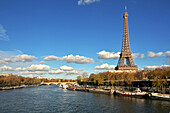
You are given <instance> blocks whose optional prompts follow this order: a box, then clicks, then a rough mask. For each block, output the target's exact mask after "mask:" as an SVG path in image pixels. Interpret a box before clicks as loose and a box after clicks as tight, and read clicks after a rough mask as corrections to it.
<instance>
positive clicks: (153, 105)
mask: <svg viewBox="0 0 170 113" xmlns="http://www.w3.org/2000/svg"><path fill="white" fill-rule="evenodd" d="M169 106H170V102H168V101H159V100H150V99H140V98H131V97H124V96H114V95H105V94H93V93H88V92H77V91H69V90H62V89H59V88H58V87H57V86H40V87H34V88H25V89H18V90H9V91H0V113H13V112H17V113H23V112H42V113H47V112H55V113H56V112H66V113H75V112H76V113H77V112H78V113H82V112H83V113H87V112H88V113H101V112H104V113H113V112H117V113H120V112H122V113H139V112H141V113H143V112H145V113H151V112H154V113H157V112H159V113H162V112H164V113H168V112H169V111H170V109H169Z"/></svg>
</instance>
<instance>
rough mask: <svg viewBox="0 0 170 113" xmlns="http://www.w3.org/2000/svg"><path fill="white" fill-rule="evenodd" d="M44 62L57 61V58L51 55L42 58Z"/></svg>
mask: <svg viewBox="0 0 170 113" xmlns="http://www.w3.org/2000/svg"><path fill="white" fill-rule="evenodd" d="M44 60H46V61H52V60H58V57H57V56H54V55H51V56H47V57H45V58H44Z"/></svg>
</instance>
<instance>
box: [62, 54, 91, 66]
mask: <svg viewBox="0 0 170 113" xmlns="http://www.w3.org/2000/svg"><path fill="white" fill-rule="evenodd" d="M61 60H63V61H66V62H67V63H76V64H86V63H93V62H94V61H93V59H92V58H88V57H84V56H79V55H76V56H73V55H68V56H63V57H62V58H61Z"/></svg>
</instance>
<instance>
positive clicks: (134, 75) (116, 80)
mask: <svg viewBox="0 0 170 113" xmlns="http://www.w3.org/2000/svg"><path fill="white" fill-rule="evenodd" d="M168 79H170V67H166V68H157V69H155V70H147V71H146V70H141V71H136V72H110V71H107V72H101V73H97V74H94V73H92V74H90V76H89V77H88V75H87V74H84V73H83V75H82V76H78V77H77V82H78V83H80V82H81V81H92V82H94V84H96V85H103V84H104V83H106V84H107V85H109V84H112V85H113V84H114V85H125V83H126V84H127V85H131V84H132V82H133V81H134V80H152V81H153V82H152V84H153V86H156V87H160V86H163V85H166V86H168V85H169V84H168V82H167V80H168Z"/></svg>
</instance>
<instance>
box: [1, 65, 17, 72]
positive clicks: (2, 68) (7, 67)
mask: <svg viewBox="0 0 170 113" xmlns="http://www.w3.org/2000/svg"><path fill="white" fill-rule="evenodd" d="M0 71H14V69H13V68H12V67H9V66H5V65H4V66H1V67H0Z"/></svg>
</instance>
